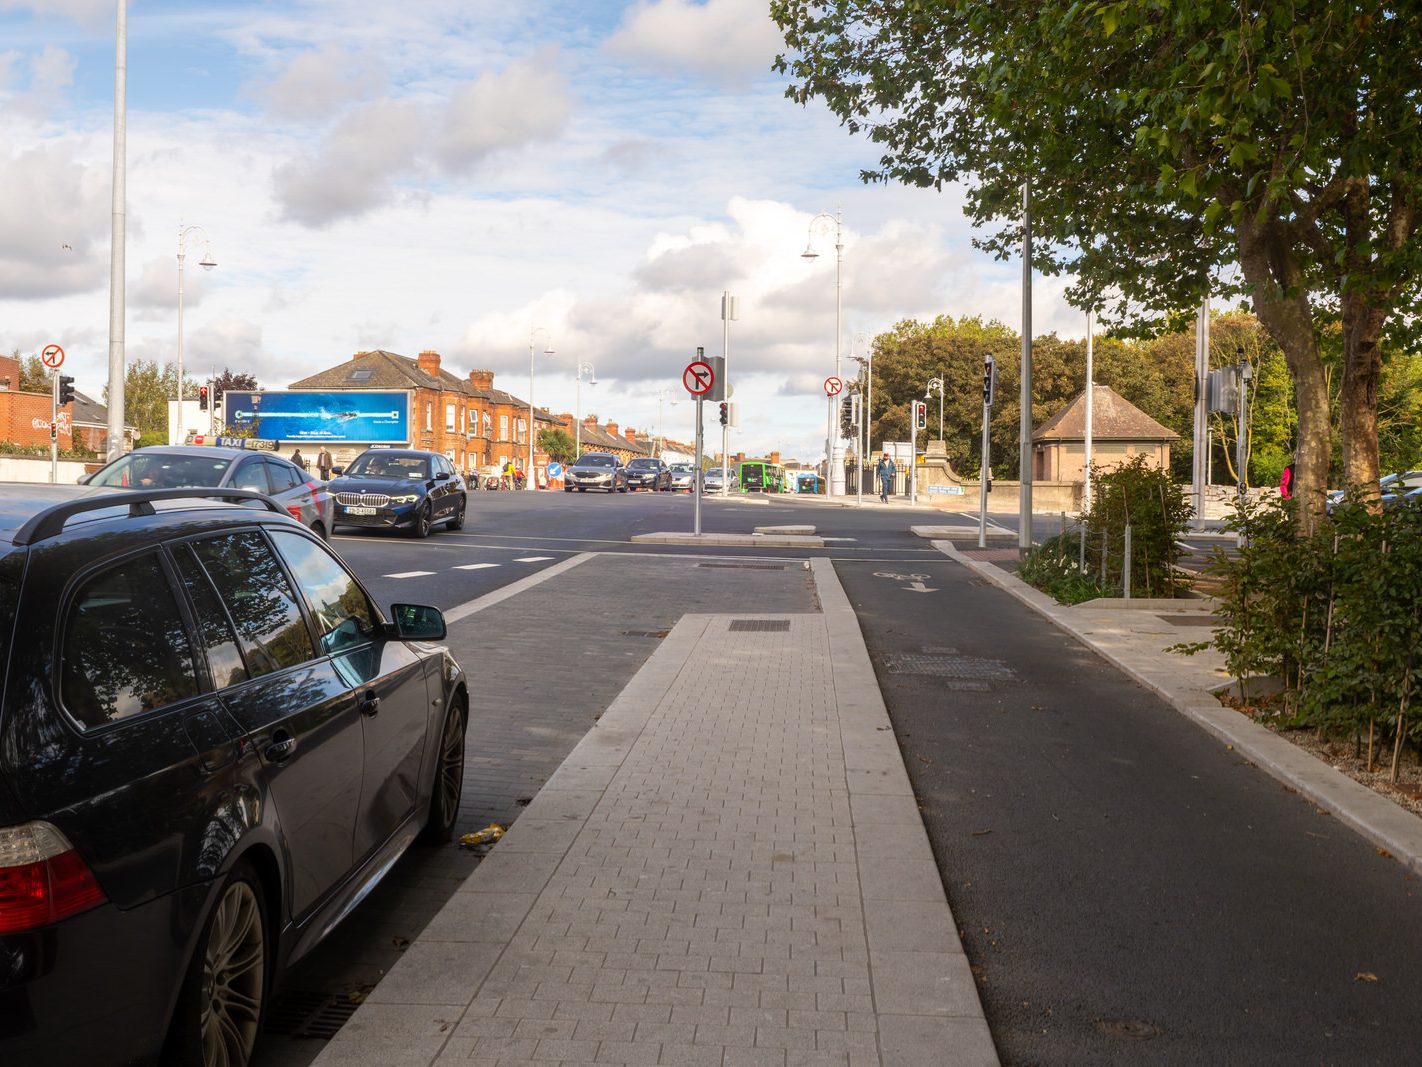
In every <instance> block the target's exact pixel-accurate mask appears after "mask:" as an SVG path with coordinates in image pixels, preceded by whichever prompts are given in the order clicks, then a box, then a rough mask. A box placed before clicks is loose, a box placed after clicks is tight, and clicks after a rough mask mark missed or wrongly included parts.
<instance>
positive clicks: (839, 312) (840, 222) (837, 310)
mask: <svg viewBox="0 0 1422 1067" xmlns="http://www.w3.org/2000/svg"><path fill="white" fill-rule="evenodd" d="M843 335H844V209H843V208H835V209H834V376H835V377H836V378H838V379H839V380H840V381H844V375H843V373H842V372H841V370H840V348H841V345H842V344H843ZM834 409H835V403H834V397H830V452H829V456H830V472H829V473H830V475H831V477H830V479H829V481H828V482H827V483H826V484H825V496H826V498H828V497H829V496H831V495H833V493H832V491H833V489H834V477H833V475H834V473H835V472H836V465H835V463H834V442H835V439H836V437H837V435H836V434H835V433H834ZM837 472H838V474H839V478H840V486H839V488H840V495H843V493H844V464H842V463H841V464H838V465H837Z"/></svg>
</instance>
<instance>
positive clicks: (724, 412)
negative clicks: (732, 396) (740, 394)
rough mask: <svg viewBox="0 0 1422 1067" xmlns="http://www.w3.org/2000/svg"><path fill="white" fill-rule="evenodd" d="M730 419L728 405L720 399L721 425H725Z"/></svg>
mask: <svg viewBox="0 0 1422 1067" xmlns="http://www.w3.org/2000/svg"><path fill="white" fill-rule="evenodd" d="M730 421H731V419H730V405H729V404H727V403H726V402H725V401H724V400H723V401H721V425H722V426H725V425H726V424H727V423H729V422H730Z"/></svg>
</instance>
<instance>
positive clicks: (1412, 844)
mask: <svg viewBox="0 0 1422 1067" xmlns="http://www.w3.org/2000/svg"><path fill="white" fill-rule="evenodd" d="M933 544H934V547H936V548H938V549H939V550H940V551H941V552H943V553H944V554H945V555H947V556H949V557H951V558H953V559H956V560H958V561H959V562H960V563H963V564H964V565H965V566H967V567H969V568H971V569H972V570H974V571H975V572H977V574H978V575H980V576H981V577H983V578H986V579H987V580H988V581H991V582H993V583H994V584H996V585H998V586H1000V587H1001V588H1002V589H1004V590H1005V591H1006V592H1008V593H1010V594H1012V595H1013V596H1015V597H1016V598H1017V599H1018V600H1021V601H1022V602H1023V603H1025V604H1027V605H1029V606H1031V607H1032V608H1034V609H1036V610H1037V611H1038V612H1040V613H1041V614H1042V615H1045V616H1046V617H1047V618H1048V619H1050V620H1051V621H1052V622H1054V623H1056V625H1057V626H1059V627H1060V628H1061V629H1063V630H1065V631H1067V632H1068V633H1070V634H1073V635H1075V636H1076V637H1077V638H1078V639H1079V640H1080V641H1082V642H1083V643H1084V644H1086V645H1087V646H1088V647H1090V648H1092V649H1094V650H1095V651H1096V652H1097V653H1098V654H1100V655H1101V656H1103V657H1104V658H1105V659H1107V660H1109V661H1110V662H1111V663H1114V664H1115V665H1116V666H1117V667H1119V668H1120V669H1121V670H1122V671H1124V672H1125V673H1126V674H1127V675H1129V676H1130V677H1132V678H1134V679H1135V680H1136V681H1137V682H1139V683H1140V684H1141V685H1144V686H1145V687H1146V688H1148V689H1151V690H1153V691H1154V692H1156V693H1158V694H1159V695H1160V696H1161V697H1162V698H1164V699H1165V701H1166V702H1167V703H1169V704H1171V705H1173V706H1174V707H1175V709H1176V710H1177V711H1179V712H1180V713H1181V714H1183V715H1185V716H1186V717H1188V718H1190V719H1192V720H1194V721H1195V722H1196V723H1197V724H1198V725H1199V726H1200V727H1202V728H1203V729H1205V730H1206V731H1208V732H1209V733H1211V734H1213V735H1215V736H1216V737H1218V738H1219V739H1220V740H1222V741H1224V742H1225V743H1226V744H1229V745H1232V746H1233V747H1234V749H1235V750H1236V751H1237V752H1239V753H1240V754H1241V755H1243V756H1244V757H1245V758H1246V759H1249V760H1252V761H1253V762H1254V763H1255V764H1257V765H1258V766H1259V767H1261V768H1263V769H1264V770H1265V771H1267V772H1268V773H1269V774H1271V775H1273V776H1274V777H1275V778H1276V779H1278V780H1279V781H1281V782H1283V783H1285V784H1286V785H1288V786H1290V787H1292V788H1293V789H1296V790H1298V792H1299V793H1301V794H1303V795H1304V796H1306V797H1308V798H1309V799H1310V800H1312V801H1313V802H1314V803H1315V804H1316V805H1317V806H1318V807H1320V808H1322V809H1324V810H1325V811H1328V812H1330V813H1331V814H1333V815H1334V816H1335V817H1336V818H1337V819H1339V820H1340V821H1341V822H1343V823H1344V824H1346V825H1347V826H1349V827H1351V828H1352V829H1353V830H1354V831H1356V832H1357V833H1359V834H1361V835H1362V836H1363V837H1364V838H1365V839H1367V840H1369V841H1371V842H1373V843H1374V844H1375V845H1377V846H1378V847H1380V848H1384V849H1386V850H1387V851H1388V852H1390V853H1392V855H1393V856H1394V857H1396V858H1397V859H1398V861H1399V862H1401V863H1402V864H1404V865H1405V866H1407V867H1410V868H1411V869H1412V870H1414V871H1418V872H1422V819H1419V818H1418V817H1417V816H1416V815H1413V814H1412V813H1411V812H1409V811H1406V810H1404V809H1403V808H1401V807H1399V806H1398V805H1396V804H1394V803H1393V802H1392V801H1390V800H1388V799H1387V798H1386V797H1383V796H1379V795H1378V794H1377V793H1375V792H1373V790H1371V789H1369V788H1368V787H1367V786H1365V785H1363V784H1362V783H1360V782H1356V781H1354V780H1353V779H1352V778H1349V777H1348V776H1347V775H1346V774H1344V773H1343V772H1342V771H1338V770H1335V769H1334V768H1332V767H1330V766H1329V765H1328V764H1326V763H1323V762H1322V761H1321V760H1319V759H1317V758H1316V757H1314V756H1313V755H1312V754H1311V753H1309V752H1307V751H1305V750H1304V749H1301V748H1299V747H1298V746H1297V745H1295V744H1293V743H1292V742H1290V741H1289V740H1287V739H1286V738H1283V737H1280V736H1279V735H1278V734H1276V733H1274V732H1273V731H1272V730H1270V729H1268V728H1267V727H1265V726H1261V725H1260V724H1259V723H1256V722H1254V721H1253V720H1252V719H1250V718H1248V717H1247V716H1244V715H1241V714H1240V713H1239V712H1237V711H1235V710H1233V709H1232V708H1227V707H1224V706H1223V705H1222V704H1220V702H1219V700H1218V699H1216V697H1215V695H1214V690H1216V689H1218V688H1219V687H1220V686H1222V685H1224V684H1227V683H1228V682H1230V681H1232V680H1233V679H1232V678H1231V677H1230V676H1229V675H1228V674H1227V673H1226V672H1225V670H1224V658H1223V656H1222V655H1221V654H1220V653H1218V652H1215V651H1214V650H1213V649H1210V650H1207V651H1205V652H1200V653H1197V654H1195V655H1193V656H1186V655H1181V654H1179V653H1171V652H1168V651H1167V649H1169V648H1170V647H1171V646H1172V645H1177V644H1184V643H1188V642H1194V641H1203V640H1205V639H1206V638H1207V637H1208V636H1209V633H1210V627H1209V625H1208V622H1209V620H1211V619H1212V618H1213V615H1212V605H1211V602H1209V601H1206V600H1195V601H1190V600H1168V601H1166V600H1151V601H1143V600H1135V601H1129V602H1126V601H1110V600H1096V601H1090V602H1088V603H1086V604H1078V605H1076V606H1075V607H1069V606H1066V605H1063V604H1058V603H1057V602H1056V601H1055V600H1053V599H1052V598H1051V597H1049V596H1047V595H1046V594H1045V593H1043V592H1041V591H1040V590H1037V589H1034V588H1033V587H1032V586H1030V585H1028V584H1027V583H1026V582H1024V581H1022V579H1020V578H1018V577H1017V576H1016V575H1015V574H1012V573H1011V572H1009V571H1006V570H1004V569H1003V568H1002V567H1000V566H998V565H997V563H996V562H995V561H994V557H993V555H992V550H988V551H987V552H982V551H980V550H977V549H969V548H958V547H957V546H955V545H954V544H953V543H952V542H951V541H935V542H933Z"/></svg>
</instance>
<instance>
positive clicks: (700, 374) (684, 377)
mask: <svg viewBox="0 0 1422 1067" xmlns="http://www.w3.org/2000/svg"><path fill="white" fill-rule="evenodd" d="M681 384H682V385H684V386H686V391H687V392H688V393H690V394H691V395H692V396H705V395H706V394H707V393H709V392H710V391H711V387H712V386H713V385H715V384H716V372H715V371H714V370H712V369H711V364H709V363H706V362H704V361H702V360H699V359H698V360H695V361H694V362H692V363H691V364H689V365H688V366H687V368H686V370H684V371H682V372H681Z"/></svg>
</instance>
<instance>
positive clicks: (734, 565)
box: [697, 563, 785, 571]
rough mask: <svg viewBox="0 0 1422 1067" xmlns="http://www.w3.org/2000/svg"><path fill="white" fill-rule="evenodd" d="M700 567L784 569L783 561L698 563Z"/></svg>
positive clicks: (736, 569)
mask: <svg viewBox="0 0 1422 1067" xmlns="http://www.w3.org/2000/svg"><path fill="white" fill-rule="evenodd" d="M697 566H698V567H705V568H707V569H708V570H723V571H783V570H784V569H785V565H784V564H783V563H698V564H697Z"/></svg>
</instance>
